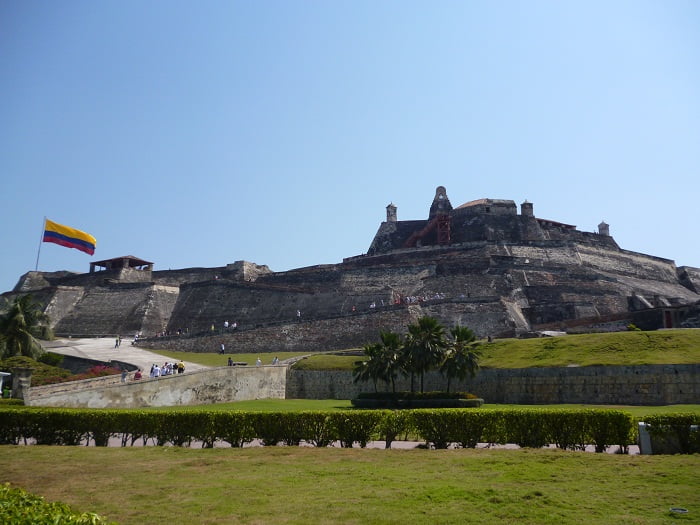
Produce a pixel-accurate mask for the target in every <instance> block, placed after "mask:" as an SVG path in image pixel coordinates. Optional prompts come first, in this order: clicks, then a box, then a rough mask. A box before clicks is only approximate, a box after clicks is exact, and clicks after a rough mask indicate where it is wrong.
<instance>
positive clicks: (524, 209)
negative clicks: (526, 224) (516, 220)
mask: <svg viewBox="0 0 700 525" xmlns="http://www.w3.org/2000/svg"><path fill="white" fill-rule="evenodd" d="M520 215H522V216H523V217H534V216H535V210H534V209H533V205H532V203H531V202H527V199H525V202H523V203H522V204H521V205H520Z"/></svg>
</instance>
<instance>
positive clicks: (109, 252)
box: [0, 0, 700, 291]
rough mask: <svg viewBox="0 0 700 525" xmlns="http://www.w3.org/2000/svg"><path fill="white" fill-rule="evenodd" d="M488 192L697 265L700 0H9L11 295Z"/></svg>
mask: <svg viewBox="0 0 700 525" xmlns="http://www.w3.org/2000/svg"><path fill="white" fill-rule="evenodd" d="M439 185H442V186H445V187H446V188H447V193H448V196H449V198H450V200H451V202H452V204H453V206H455V207H456V206H458V205H459V204H462V203H464V202H467V201H470V200H474V199H478V198H483V197H488V198H495V199H512V200H514V201H515V202H516V203H517V204H520V203H521V202H523V201H524V200H526V199H527V200H529V201H530V202H533V203H534V210H535V215H536V216H538V217H541V218H546V219H552V220H555V221H559V222H565V223H568V224H575V225H577V227H578V228H579V229H580V230H583V231H596V229H597V225H598V223H599V222H600V221H601V220H605V221H606V222H608V223H609V224H610V231H611V234H612V235H613V236H614V237H615V239H616V240H617V242H618V244H619V245H620V246H621V247H622V248H625V249H628V250H633V251H638V252H642V253H647V254H651V255H656V256H659V257H665V258H669V259H673V260H675V261H676V263H677V264H678V265H679V266H680V265H689V266H696V267H697V266H700V248H699V245H698V238H697V231H698V226H699V225H700V206H699V205H698V198H699V197H700V2H697V1H695V0H689V1H680V0H669V1H661V0H658V1H652V2H650V1H644V0H634V1H624V0H623V1H615V2H610V1H608V0H605V1H591V0H585V1H580V2H579V1H554V0H552V1H538V0H533V1H522V2H520V1H511V0H503V1H497V2H494V1H476V0H473V1H469V0H459V1H440V2H428V1H421V2H413V1H406V0H397V1H381V0H380V1H377V0H368V1H363V0H352V1H330V2H324V1H320V0H318V1H292V0H288V1H282V0H275V1H272V0H263V1H233V0H231V1H209V0H203V1H201V2H193V1H189V0H187V1H178V0H149V1H146V2H144V1H141V0H138V1H134V0H118V1H117V0H105V1H100V2H95V1H93V0H90V1H76V0H66V1H61V2H46V1H36V0H4V1H2V2H0V195H2V199H1V204H0V221H1V224H2V228H0V236H1V238H2V242H1V243H0V246H1V250H2V251H1V253H2V255H1V256H0V291H7V290H10V289H11V288H12V287H13V286H14V285H15V283H16V282H17V280H18V278H19V277H20V275H22V274H23V273H25V272H27V271H29V270H33V269H34V267H35V264H36V257H37V250H38V248H39V244H40V243H39V239H40V237H41V233H42V221H43V217H44V216H46V217H48V218H49V219H51V220H53V221H55V222H59V223H61V224H65V225H68V226H72V227H75V228H79V229H82V230H84V231H87V232H89V233H91V234H92V235H94V236H95V237H96V238H97V251H96V253H95V255H94V257H91V256H89V255H86V254H84V253H81V252H79V251H77V250H71V249H68V248H63V247H60V246H58V245H54V244H47V243H44V244H43V245H42V247H41V257H40V261H39V270H43V271H57V270H72V271H79V272H86V271H88V270H89V263H90V261H94V260H101V259H107V258H111V257H117V256H121V255H134V256H137V257H140V258H142V259H146V260H148V261H152V262H154V263H155V269H156V270H159V269H160V270H163V269H169V268H172V269H175V268H186V267H193V266H199V267H214V266H224V265H226V264H227V263H231V262H234V261H237V260H247V261H252V262H256V263H258V264H267V265H268V266H269V267H270V268H271V269H272V270H274V271H283V270H288V269H292V268H298V267H303V266H310V265H315V264H325V263H337V262H341V261H342V259H343V258H344V257H348V256H353V255H359V254H362V253H364V252H366V251H367V249H368V247H369V245H370V242H371V241H372V238H373V236H374V234H375V232H376V230H377V228H378V227H379V224H380V223H381V222H382V221H383V220H384V219H385V217H386V211H385V207H386V206H387V204H389V203H390V202H393V203H394V204H395V205H396V206H397V207H398V218H399V220H409V219H425V218H427V215H428V209H429V206H430V204H431V202H432V199H433V196H434V194H435V188H436V187H437V186H439Z"/></svg>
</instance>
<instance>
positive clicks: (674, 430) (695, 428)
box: [644, 413, 700, 454]
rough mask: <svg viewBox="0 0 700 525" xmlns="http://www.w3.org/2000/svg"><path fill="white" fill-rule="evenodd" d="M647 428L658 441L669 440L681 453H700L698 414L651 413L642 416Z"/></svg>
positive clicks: (699, 422)
mask: <svg viewBox="0 0 700 525" xmlns="http://www.w3.org/2000/svg"><path fill="white" fill-rule="evenodd" d="M644 422H645V423H646V424H647V430H648V431H649V434H651V436H652V437H654V438H656V439H657V440H659V441H662V442H663V441H670V443H667V445H670V447H671V448H672V449H676V450H678V451H679V452H680V453H681V454H698V453H700V415H697V414H683V413H681V414H652V415H649V416H645V417H644Z"/></svg>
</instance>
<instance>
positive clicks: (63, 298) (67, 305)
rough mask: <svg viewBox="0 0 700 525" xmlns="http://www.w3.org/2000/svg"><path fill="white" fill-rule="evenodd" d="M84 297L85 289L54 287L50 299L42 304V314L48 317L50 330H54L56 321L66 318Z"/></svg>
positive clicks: (78, 287)
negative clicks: (44, 305)
mask: <svg viewBox="0 0 700 525" xmlns="http://www.w3.org/2000/svg"><path fill="white" fill-rule="evenodd" d="M84 295H85V289H84V288H82V287H80V286H58V287H56V288H55V289H54V293H53V295H52V296H51V298H50V299H48V300H47V301H45V302H44V304H46V308H45V309H44V313H46V315H48V317H49V321H50V325H51V328H55V327H56V324H57V321H58V320H60V319H63V318H64V317H65V316H67V315H68V314H69V313H70V312H71V310H73V308H75V305H76V304H78V302H80V300H81V299H82V298H83V296H84Z"/></svg>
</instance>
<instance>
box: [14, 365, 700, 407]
mask: <svg viewBox="0 0 700 525" xmlns="http://www.w3.org/2000/svg"><path fill="white" fill-rule="evenodd" d="M131 377H132V376H130V378H131ZM415 380H416V383H415V385H416V389H418V388H419V383H418V381H419V378H417V377H416V379H415ZM86 381H93V382H94V385H85V384H83V383H85V382H84V381H76V382H73V383H62V384H60V385H49V386H46V387H36V388H30V389H29V394H28V396H27V395H25V403H27V404H28V405H32V406H61V407H89V408H138V407H145V406H173V405H201V404H207V403H222V402H228V401H244V400H251V399H267V398H276V399H285V398H297V399H352V398H353V397H356V396H357V394H359V393H360V392H363V391H364V392H366V391H372V390H374V386H373V385H372V384H370V383H359V384H357V383H354V382H353V380H352V373H351V372H349V371H348V372H345V371H313V370H291V369H289V370H288V369H287V367H286V366H262V367H221V368H213V369H208V370H202V371H197V372H188V373H185V374H182V375H174V376H166V377H161V378H159V379H142V380H140V381H133V380H129V381H128V382H127V383H126V384H123V383H120V382H119V376H113V377H110V378H100V379H96V380H86ZM86 387H87V388H86ZM445 388H446V381H445V378H443V377H441V376H440V375H439V374H437V373H429V374H426V376H425V378H424V390H426V391H434V390H444V389H445ZM379 389H380V390H386V389H387V386H386V385H384V384H381V383H380V384H379ZM409 389H410V382H409V379H408V378H400V379H399V380H398V381H397V390H409ZM452 390H453V391H464V392H471V393H473V394H476V395H477V396H479V397H480V398H483V399H484V400H485V401H486V403H510V404H534V405H537V404H561V403H574V404H580V403H585V404H601V405H672V404H695V403H700V365H648V366H588V367H569V368H520V369H483V370H481V371H480V372H479V373H478V374H477V376H476V377H475V378H473V379H469V380H467V381H465V382H459V383H453V384H452Z"/></svg>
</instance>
